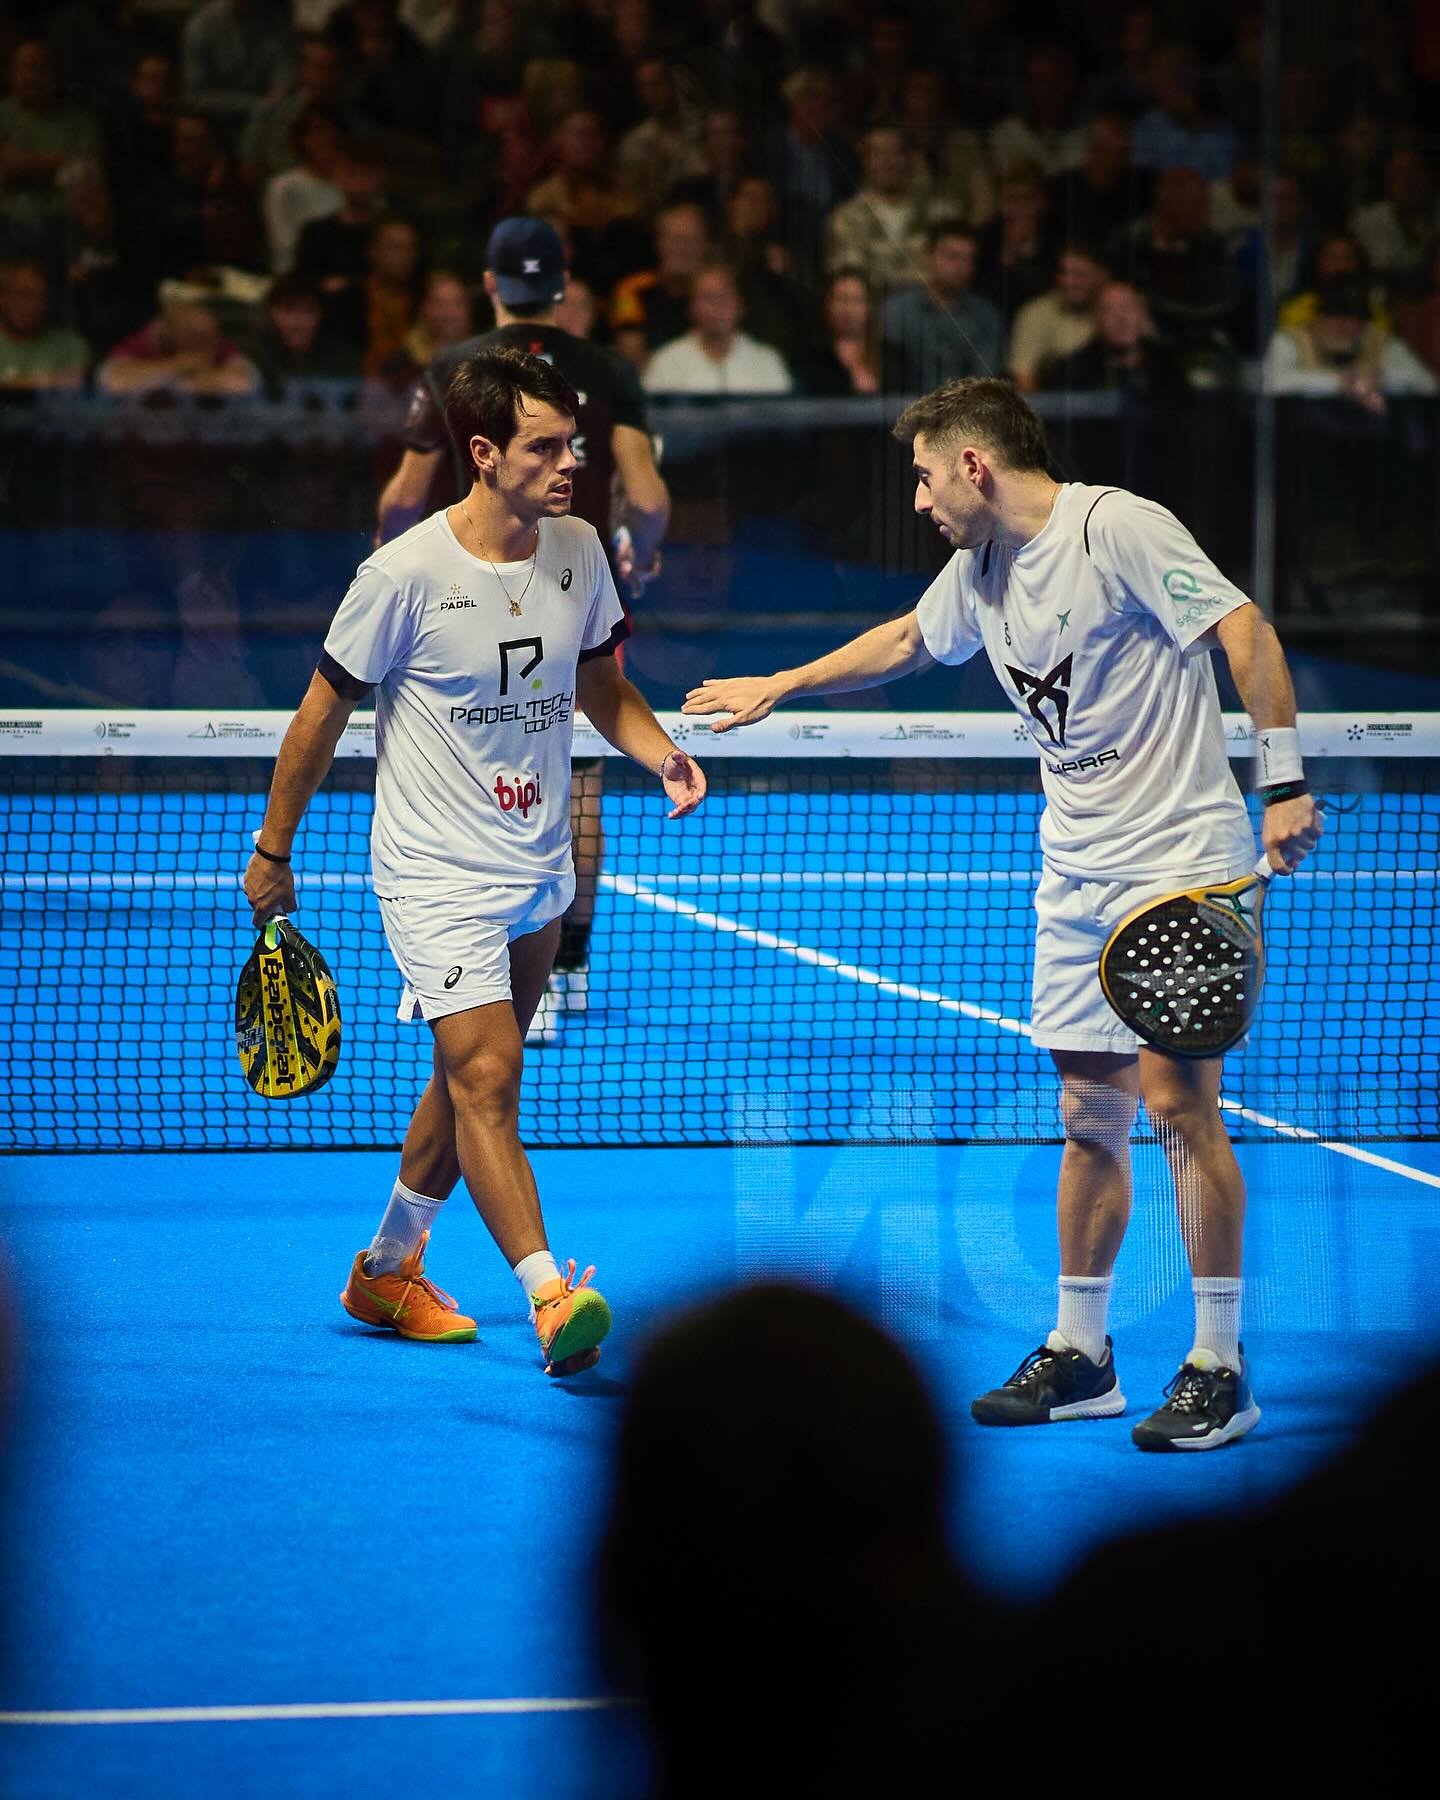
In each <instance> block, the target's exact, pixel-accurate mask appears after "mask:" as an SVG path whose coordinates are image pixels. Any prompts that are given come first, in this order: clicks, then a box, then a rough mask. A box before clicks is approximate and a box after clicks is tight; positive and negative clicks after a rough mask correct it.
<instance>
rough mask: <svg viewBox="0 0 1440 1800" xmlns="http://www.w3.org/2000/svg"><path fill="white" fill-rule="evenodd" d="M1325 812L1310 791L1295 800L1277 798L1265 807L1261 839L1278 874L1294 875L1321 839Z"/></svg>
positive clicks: (1272, 866)
mask: <svg viewBox="0 0 1440 1800" xmlns="http://www.w3.org/2000/svg"><path fill="white" fill-rule="evenodd" d="M1324 830H1325V815H1324V813H1322V812H1321V811H1320V809H1319V807H1318V806H1316V804H1315V800H1314V797H1313V796H1312V795H1310V794H1300V795H1299V796H1297V798H1296V799H1294V800H1277V801H1276V802H1275V804H1274V805H1273V806H1267V807H1266V808H1265V817H1264V820H1263V821H1262V823H1261V826H1260V842H1261V843H1262V845H1263V846H1264V848H1265V853H1266V855H1267V856H1268V857H1269V858H1270V867H1271V868H1272V869H1273V870H1274V871H1275V873H1276V874H1277V875H1293V874H1294V873H1295V871H1296V870H1297V869H1298V868H1299V867H1300V865H1301V863H1302V862H1304V860H1305V858H1306V857H1307V856H1308V855H1309V854H1310V852H1311V851H1312V850H1313V849H1314V848H1315V846H1316V845H1317V844H1318V843H1319V842H1320V839H1321V836H1322V834H1323V833H1324Z"/></svg>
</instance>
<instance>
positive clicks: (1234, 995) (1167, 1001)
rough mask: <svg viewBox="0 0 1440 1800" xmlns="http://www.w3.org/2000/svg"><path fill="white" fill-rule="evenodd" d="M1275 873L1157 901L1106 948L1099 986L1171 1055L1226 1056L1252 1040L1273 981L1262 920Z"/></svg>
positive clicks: (1140, 1032)
mask: <svg viewBox="0 0 1440 1800" xmlns="http://www.w3.org/2000/svg"><path fill="white" fill-rule="evenodd" d="M1275 873H1276V871H1275V870H1274V869H1272V868H1271V867H1270V863H1269V860H1268V859H1267V858H1265V857H1262V858H1261V859H1260V861H1259V862H1258V863H1256V865H1255V869H1254V873H1253V874H1250V875H1243V876H1241V878H1240V879H1239V880H1238V881H1227V882H1225V883H1224V884H1223V885H1221V886H1220V887H1194V888H1185V889H1183V890H1182V891H1181V892H1179V893H1176V894H1166V895H1164V896H1162V898H1160V899H1159V900H1149V901H1147V902H1146V903H1145V905H1144V906H1140V907H1137V908H1136V909H1135V911H1134V912H1133V913H1131V914H1130V916H1129V917H1128V918H1126V919H1122V920H1121V922H1120V923H1119V924H1118V925H1117V926H1116V927H1115V929H1114V931H1112V932H1111V933H1110V936H1109V938H1108V939H1107V940H1106V943H1105V948H1104V949H1103V950H1102V951H1101V952H1100V986H1101V987H1102V988H1103V989H1104V991H1105V998H1106V999H1107V1000H1108V1001H1109V1002H1110V1004H1111V1006H1112V1007H1113V1008H1114V1010H1115V1011H1116V1013H1118V1014H1119V1016H1120V1018H1121V1019H1123V1020H1124V1022H1125V1023H1126V1024H1127V1025H1128V1026H1129V1027H1130V1029H1131V1030H1132V1031H1133V1032H1134V1033H1135V1034H1136V1036H1137V1037H1142V1038H1144V1040H1145V1042H1146V1043H1147V1044H1152V1045H1153V1046H1154V1047H1155V1049H1157V1050H1164V1051H1166V1052H1168V1053H1169V1054H1170V1055H1171V1056H1220V1055H1221V1054H1223V1052H1225V1051H1226V1050H1229V1049H1230V1048H1231V1047H1232V1046H1233V1045H1234V1044H1236V1043H1238V1042H1239V1041H1240V1039H1241V1038H1242V1037H1244V1035H1245V1033H1246V1031H1247V1029H1248V1028H1249V1025H1250V1019H1251V1017H1252V1015H1253V1014H1254V1011H1255V1006H1256V1002H1257V1001H1258V1000H1259V998H1260V989H1261V986H1262V984H1263V983H1264V980H1265V946H1264V943H1263V940H1262V938H1261V935H1260V915H1261V913H1262V911H1263V910H1264V906H1265V896H1266V894H1267V892H1268V891H1269V887H1270V883H1271V881H1272V880H1273V879H1274V876H1275Z"/></svg>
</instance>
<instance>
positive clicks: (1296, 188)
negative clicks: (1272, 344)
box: [1233, 174, 1319, 347]
mask: <svg viewBox="0 0 1440 1800" xmlns="http://www.w3.org/2000/svg"><path fill="white" fill-rule="evenodd" d="M1318 247H1319V240H1318V238H1317V236H1316V233H1315V229H1314V227H1313V225H1312V224H1311V222H1310V218H1309V215H1308V214H1307V213H1306V211H1305V209H1304V206H1303V204H1302V202H1301V198H1300V183H1299V182H1298V181H1297V180H1296V179H1295V177H1294V176H1293V175H1284V174H1276V175H1272V176H1271V177H1270V231H1269V232H1268V234H1267V232H1266V231H1265V229H1264V226H1263V225H1262V224H1257V225H1256V226H1255V227H1254V228H1253V229H1252V230H1250V231H1247V232H1246V233H1245V234H1244V235H1243V236H1242V237H1241V238H1240V240H1239V242H1238V243H1237V244H1236V245H1235V248H1234V251H1233V255H1234V259H1235V268H1236V271H1237V272H1238V274H1239V276H1240V279H1241V281H1242V282H1243V283H1244V285H1245V288H1246V291H1247V293H1248V295H1249V297H1250V301H1251V304H1250V306H1249V307H1248V308H1242V311H1241V315H1240V317H1241V319H1242V320H1243V319H1244V318H1245V315H1246V313H1247V312H1248V313H1249V314H1251V315H1252V316H1253V315H1254V314H1255V311H1256V308H1257V307H1258V308H1259V310H1260V311H1261V312H1262V313H1263V315H1264V332H1265V335H1266V336H1267V337H1268V335H1269V333H1270V331H1271V330H1272V329H1273V328H1274V324H1275V318H1276V314H1277V313H1278V311H1279V309H1280V307H1281V305H1282V304H1283V303H1284V302H1285V301H1286V300H1287V299H1289V298H1290V296H1291V295H1292V294H1296V293H1303V292H1304V291H1305V290H1306V289H1308V288H1310V287H1311V286H1313V284H1314V280H1315V252H1316V250H1317V248H1318ZM1243 341H1244V342H1245V343H1246V345H1247V347H1248V346H1249V345H1250V344H1251V342H1252V340H1251V338H1250V337H1249V335H1248V333H1247V334H1246V336H1245V338H1244V340H1243Z"/></svg>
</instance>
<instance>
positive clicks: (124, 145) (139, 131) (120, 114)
mask: <svg viewBox="0 0 1440 1800" xmlns="http://www.w3.org/2000/svg"><path fill="white" fill-rule="evenodd" d="M176 110H177V108H176V94H175V64H174V62H173V60H172V59H171V58H170V57H168V56H167V55H166V54H165V53H164V51H162V50H148V51H146V53H145V54H144V55H143V56H140V57H137V58H136V60H135V66H134V68H133V69H132V70H131V72H130V80H129V84H128V86H127V88H126V91H125V93H124V94H123V95H122V96H121V98H120V100H119V102H118V104H117V106H116V108H115V114H114V118H113V120H112V123H111V126H110V131H109V134H108V137H107V141H106V146H105V160H106V165H107V173H108V175H109V179H110V183H111V188H112V191H113V192H114V193H117V194H128V193H133V192H134V191H135V190H136V189H137V188H139V187H142V186H143V185H144V183H145V182H146V181H147V180H148V179H149V177H150V175H151V174H152V173H153V172H154V171H155V170H156V169H158V168H159V167H160V165H161V164H162V163H164V162H167V161H168V160H169V156H170V144H171V139H172V138H173V136H174V132H175V113H176Z"/></svg>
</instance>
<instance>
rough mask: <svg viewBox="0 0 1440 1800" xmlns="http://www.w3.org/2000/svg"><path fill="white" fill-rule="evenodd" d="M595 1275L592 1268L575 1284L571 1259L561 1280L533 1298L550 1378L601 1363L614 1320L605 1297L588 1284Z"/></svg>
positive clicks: (545, 1286)
mask: <svg viewBox="0 0 1440 1800" xmlns="http://www.w3.org/2000/svg"><path fill="white" fill-rule="evenodd" d="M594 1273H595V1270H594V1268H593V1267H591V1268H589V1269H587V1270H586V1271H585V1273H584V1274H583V1275H582V1276H581V1277H580V1279H579V1280H578V1281H575V1259H574V1257H571V1259H570V1261H569V1262H568V1263H567V1264H566V1267H565V1273H564V1275H563V1276H561V1278H560V1279H559V1280H558V1281H547V1282H546V1283H545V1284H544V1286H543V1287H540V1288H537V1289H536V1291H535V1292H534V1293H533V1294H532V1295H531V1296H530V1301H531V1304H532V1305H533V1306H534V1308H535V1334H536V1336H537V1337H538V1338H539V1339H540V1350H541V1353H542V1354H543V1356H544V1358H545V1373H546V1374H547V1375H580V1374H583V1373H584V1371H585V1370H586V1369H593V1368H594V1367H595V1365H596V1363H597V1362H599V1360H600V1345H601V1342H602V1341H603V1339H604V1338H605V1337H606V1335H607V1334H608V1333H609V1330H610V1323H611V1320H610V1307H609V1305H608V1303H607V1302H606V1300H605V1299H604V1297H603V1295H601V1294H598V1293H597V1292H596V1291H595V1289H594V1288H592V1287H590V1286H589V1285H588V1283H589V1280H590V1277H591V1276H592V1275H593V1274H594ZM572 1282H573V1283H574V1285H573V1286H572V1285H571V1284H572Z"/></svg>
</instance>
